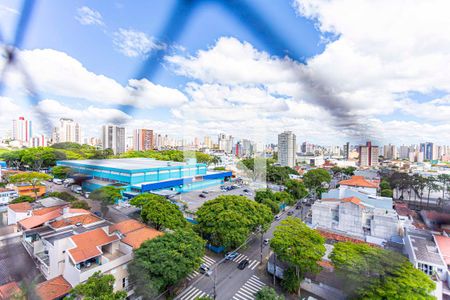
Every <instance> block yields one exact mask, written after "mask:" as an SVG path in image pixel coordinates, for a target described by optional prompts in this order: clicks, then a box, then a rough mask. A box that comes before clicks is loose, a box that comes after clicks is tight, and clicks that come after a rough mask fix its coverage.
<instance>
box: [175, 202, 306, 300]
mask: <svg viewBox="0 0 450 300" xmlns="http://www.w3.org/2000/svg"><path fill="white" fill-rule="evenodd" d="M308 209H309V207H307V206H302V209H298V210H297V209H295V207H293V208H290V209H289V210H292V211H294V214H293V215H292V216H294V217H302V216H306V215H307V213H308ZM289 210H288V209H286V211H285V212H283V213H282V214H281V218H280V220H274V221H273V222H272V225H271V227H270V228H269V230H268V231H267V232H266V233H265V234H264V236H263V237H261V235H260V234H255V235H253V236H252V238H251V240H250V241H249V242H248V244H247V246H246V247H245V248H243V249H241V250H240V251H238V253H239V255H238V256H237V257H235V258H234V259H233V260H231V261H227V260H224V261H223V262H221V263H220V264H217V263H218V262H219V261H221V260H222V258H223V255H216V254H208V257H207V258H208V263H206V264H207V265H208V266H210V267H211V270H212V274H210V276H206V275H202V276H200V274H198V272H194V274H195V273H197V274H195V276H192V275H194V274H192V275H191V276H190V277H188V279H189V283H188V287H187V288H186V289H184V290H183V291H182V292H181V293H180V294H179V295H178V296H177V297H176V299H179V300H194V299H196V298H199V297H202V296H209V297H211V298H215V299H218V300H230V299H234V300H248V299H254V294H255V293H256V292H257V291H259V290H260V289H261V288H262V287H263V286H266V285H267V286H271V287H274V286H273V277H272V276H271V275H270V274H268V273H267V271H266V262H267V259H268V258H269V256H270V254H271V251H270V247H269V246H268V245H267V246H264V245H263V247H262V256H263V263H262V264H261V245H262V240H264V239H271V238H272V237H273V232H274V230H275V227H276V226H278V225H279V224H280V222H281V221H282V220H284V219H285V218H286V217H287V212H288V211H289ZM211 258H213V259H214V260H215V263H211ZM245 259H248V260H249V264H248V265H247V267H246V268H245V269H244V270H239V269H238V268H237V266H238V264H239V262H241V261H243V260H245ZM205 262H206V261H205ZM214 281H215V282H216V284H215V288H214ZM275 289H276V290H277V292H278V293H281V290H280V288H279V285H277V286H275ZM214 294H215V295H216V296H215V297H214ZM308 295H310V294H308V293H306V292H304V291H302V296H308ZM287 298H288V297H287Z"/></svg>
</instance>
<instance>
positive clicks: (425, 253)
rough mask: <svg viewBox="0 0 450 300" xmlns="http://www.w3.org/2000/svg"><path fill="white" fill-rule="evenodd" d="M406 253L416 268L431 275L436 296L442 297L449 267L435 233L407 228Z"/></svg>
mask: <svg viewBox="0 0 450 300" xmlns="http://www.w3.org/2000/svg"><path fill="white" fill-rule="evenodd" d="M404 239H405V253H406V255H407V256H408V259H409V261H410V262H411V263H412V264H413V265H414V267H415V268H417V269H419V270H421V271H422V272H424V273H425V274H427V275H429V276H430V277H431V278H432V279H433V280H434V281H435V283H436V290H435V291H434V296H435V297H436V298H437V299H442V294H443V281H444V280H447V275H448V268H447V265H446V263H445V262H444V259H443V257H442V254H441V252H440V251H439V248H438V244H437V242H436V240H435V237H434V236H433V234H431V233H430V232H429V231H427V230H420V229H411V228H408V229H406V230H405V238H404Z"/></svg>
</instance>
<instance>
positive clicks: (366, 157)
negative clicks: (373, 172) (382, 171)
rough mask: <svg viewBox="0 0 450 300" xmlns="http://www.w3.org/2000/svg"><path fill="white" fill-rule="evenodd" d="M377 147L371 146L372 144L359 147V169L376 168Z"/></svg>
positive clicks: (368, 143)
mask: <svg viewBox="0 0 450 300" xmlns="http://www.w3.org/2000/svg"><path fill="white" fill-rule="evenodd" d="M378 155H379V149H378V146H373V145H372V142H370V141H369V142H367V143H366V145H363V146H359V166H360V167H363V168H364V167H378V165H379V163H378Z"/></svg>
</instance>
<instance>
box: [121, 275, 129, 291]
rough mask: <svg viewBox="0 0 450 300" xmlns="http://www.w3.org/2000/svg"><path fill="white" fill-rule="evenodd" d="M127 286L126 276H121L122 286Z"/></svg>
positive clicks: (124, 287)
mask: <svg viewBox="0 0 450 300" xmlns="http://www.w3.org/2000/svg"><path fill="white" fill-rule="evenodd" d="M127 287H128V277H124V278H122V288H123V289H126V288H127Z"/></svg>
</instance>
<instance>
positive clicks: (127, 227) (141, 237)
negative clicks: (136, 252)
mask: <svg viewBox="0 0 450 300" xmlns="http://www.w3.org/2000/svg"><path fill="white" fill-rule="evenodd" d="M114 231H119V232H120V233H121V234H122V235H124V236H125V237H124V238H122V242H124V243H125V244H127V245H130V246H131V247H133V248H134V249H137V248H139V247H140V246H141V244H142V243H143V242H145V241H147V240H151V239H154V238H156V237H158V236H161V235H163V233H162V232H160V231H158V230H156V229H153V228H150V227H147V226H145V224H143V223H141V222H139V221H136V220H133V219H129V220H125V221H122V222H120V223H117V224H114V225H112V226H110V227H109V232H110V233H112V232H114Z"/></svg>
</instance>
